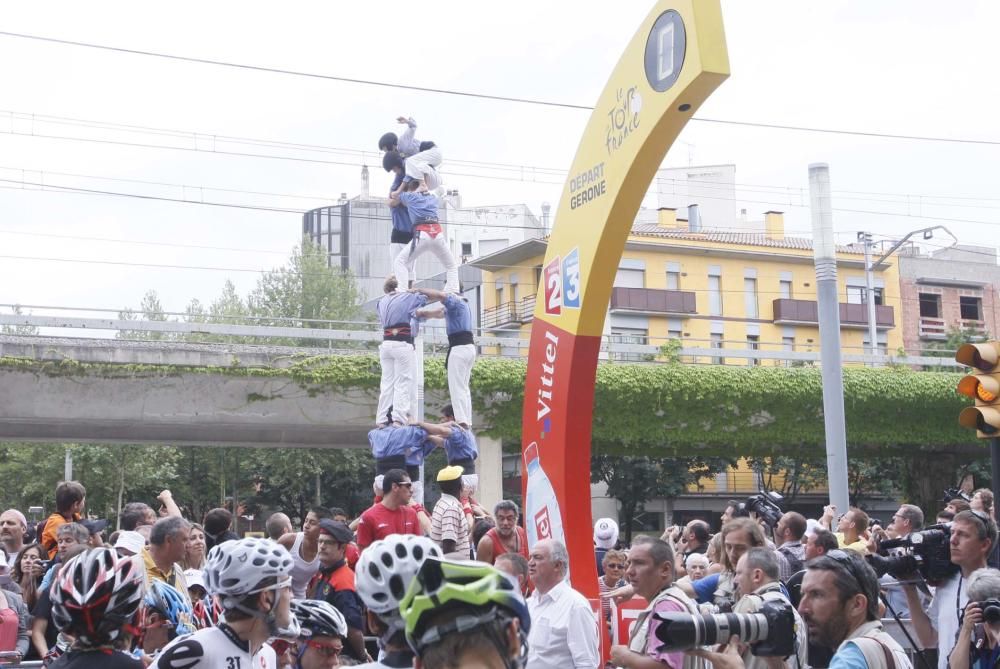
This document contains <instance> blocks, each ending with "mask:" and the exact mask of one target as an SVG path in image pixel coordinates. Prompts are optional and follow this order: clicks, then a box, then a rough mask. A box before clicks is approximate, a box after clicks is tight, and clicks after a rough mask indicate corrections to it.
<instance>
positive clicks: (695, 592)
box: [678, 518, 765, 611]
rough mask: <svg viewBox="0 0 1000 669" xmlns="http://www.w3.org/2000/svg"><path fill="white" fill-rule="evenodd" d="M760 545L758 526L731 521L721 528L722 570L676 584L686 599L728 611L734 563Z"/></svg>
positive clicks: (761, 536) (732, 594)
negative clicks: (713, 605) (686, 596)
mask: <svg viewBox="0 0 1000 669" xmlns="http://www.w3.org/2000/svg"><path fill="white" fill-rule="evenodd" d="M764 545H765V539H764V532H763V530H761V527H760V525H758V524H757V523H755V522H754V521H752V520H750V519H749V518H734V519H733V520H731V521H729V522H728V523H726V524H725V526H724V527H723V528H722V546H723V551H722V568H723V571H722V572H721V573H717V574H710V575H709V576H706V577H705V578H702V579H699V580H697V581H692V582H691V583H680V584H678V585H679V587H680V588H681V589H682V590H684V592H685V593H687V595H688V596H689V597H693V598H694V599H697V600H698V602H699V603H701V604H705V603H711V604H715V606H717V607H719V609H720V610H722V611H730V610H732V605H733V603H734V602H735V600H736V593H735V590H736V584H735V582H734V572H735V571H736V564H737V563H738V562H739V561H740V558H741V557H743V554H744V553H746V552H747V551H748V550H750V549H751V548H757V547H763V546H764Z"/></svg>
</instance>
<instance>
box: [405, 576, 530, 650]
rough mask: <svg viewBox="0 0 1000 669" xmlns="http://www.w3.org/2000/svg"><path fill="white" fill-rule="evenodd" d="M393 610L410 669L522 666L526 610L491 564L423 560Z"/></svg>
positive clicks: (527, 625) (511, 585) (510, 583)
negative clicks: (400, 622)
mask: <svg viewBox="0 0 1000 669" xmlns="http://www.w3.org/2000/svg"><path fill="white" fill-rule="evenodd" d="M399 610H400V613H402V615H403V619H404V620H405V621H406V640H407V641H408V642H409V644H410V647H411V648H412V649H413V651H414V652H415V653H416V654H417V661H416V663H415V664H414V666H415V667H418V668H419V667H423V668H424V669H458V668H459V667H465V666H473V665H475V666H480V667H484V668H488V669H520V668H521V667H523V666H524V661H525V658H526V657H527V655H528V641H527V639H528V631H529V629H530V627H531V618H530V616H529V614H528V607H527V605H526V604H525V603H524V598H523V597H521V593H520V592H519V591H518V589H517V586H515V585H514V583H513V581H512V580H511V579H509V578H507V577H506V576H505V575H504V574H503V573H502V572H500V571H498V570H497V569H496V568H495V567H493V566H491V565H488V564H484V563H474V562H461V563H460V562H450V561H445V560H437V559H435V558H430V559H427V560H425V561H424V564H423V565H422V566H421V567H420V571H418V572H417V576H416V578H415V579H414V580H413V582H412V583H411V584H410V587H409V589H408V590H407V592H406V596H405V597H404V598H403V601H402V602H400V604H399Z"/></svg>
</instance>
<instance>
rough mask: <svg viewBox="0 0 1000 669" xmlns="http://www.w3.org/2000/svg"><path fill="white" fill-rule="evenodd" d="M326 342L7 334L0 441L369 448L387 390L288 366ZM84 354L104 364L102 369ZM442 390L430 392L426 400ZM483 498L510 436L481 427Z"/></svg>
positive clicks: (492, 487)
mask: <svg viewBox="0 0 1000 669" xmlns="http://www.w3.org/2000/svg"><path fill="white" fill-rule="evenodd" d="M330 352H331V351H330V350H328V349H318V348H317V349H303V348H289V347H278V346H243V345H225V344H189V343H174V342H162V341H139V342H137V341H121V340H110V339H84V338H78V337H74V338H56V337H35V336H31V337H17V336H9V335H2V336H0V360H2V362H3V364H0V441H43V442H44V441H49V442H59V443H63V442H98V443H129V444H138V443H149V444H173V445H211V446H257V447H270V448H274V447H311V448H368V438H367V433H368V431H369V430H370V429H371V428H372V425H373V423H374V417H375V410H376V404H377V399H378V398H377V390H371V391H366V390H359V389H350V390H346V391H334V390H322V389H320V390H316V389H310V390H309V391H307V390H305V389H303V388H302V387H300V386H299V385H298V384H297V383H295V382H294V381H291V380H289V378H288V376H278V377H267V376H261V375H237V374H233V373H231V372H228V373H227V372H223V371H216V372H213V371H211V370H212V368H232V367H239V368H240V369H256V370H267V369H280V368H287V367H289V366H290V365H291V364H292V363H293V362H294V361H295V360H296V359H301V357H302V356H303V355H305V356H309V355H329V354H330ZM78 363H96V364H99V365H100V367H99V369H101V370H102V371H101V372H100V373H95V372H94V371H92V370H87V369H86V368H83V367H81V366H80V365H79V364H78ZM445 401H446V399H445V398H444V397H442V396H438V395H435V394H433V393H431V394H429V396H428V397H427V398H426V402H427V406H440V405H441V404H443V403H444V402H445ZM478 441H479V448H480V462H479V464H478V469H479V471H480V480H481V490H480V497H481V498H482V499H483V501H484V502H487V503H494V502H496V501H498V500H499V499H500V497H501V450H500V443H499V442H498V441H496V440H493V439H489V438H487V437H484V436H481V435H480V436H479V437H478Z"/></svg>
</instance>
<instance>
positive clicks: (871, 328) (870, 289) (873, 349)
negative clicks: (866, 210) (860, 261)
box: [858, 232, 878, 367]
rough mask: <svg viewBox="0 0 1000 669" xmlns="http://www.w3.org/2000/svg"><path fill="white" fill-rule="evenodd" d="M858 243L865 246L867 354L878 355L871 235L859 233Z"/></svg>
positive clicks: (873, 361) (873, 363) (873, 364)
mask: <svg viewBox="0 0 1000 669" xmlns="http://www.w3.org/2000/svg"><path fill="white" fill-rule="evenodd" d="M858 241H859V242H863V243H864V245H865V302H867V304H868V354H869V355H871V356H872V358H873V360H872V366H873V367H874V366H875V360H874V356H876V355H878V328H876V327H875V326H876V323H875V268H874V266H873V265H872V244H873V243H872V233H870V232H859V233H858Z"/></svg>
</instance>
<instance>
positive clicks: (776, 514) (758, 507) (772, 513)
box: [733, 490, 785, 530]
mask: <svg viewBox="0 0 1000 669" xmlns="http://www.w3.org/2000/svg"><path fill="white" fill-rule="evenodd" d="M784 501H785V498H784V497H782V496H781V495H780V494H778V493H776V492H774V491H771V492H764V491H763V490H761V491H760V492H759V493H757V494H756V495H754V496H753V497H748V498H747V501H745V502H740V503H739V504H737V505H736V509H735V510H734V511H733V517H734V518H748V517H749V516H750V514H751V512H752V513H756V514H757V517H758V518H762V519H763V520H764V522H765V523H767V526H768V527H770V528H771V529H772V530H773V529H774V528H775V527H777V526H778V521H779V520H781V516H782V515H784V513H785V512H784V511H782V510H781V503H782V502H784Z"/></svg>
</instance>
